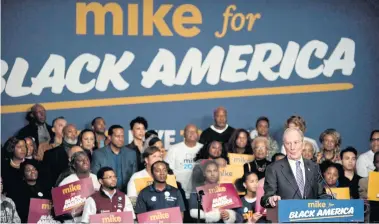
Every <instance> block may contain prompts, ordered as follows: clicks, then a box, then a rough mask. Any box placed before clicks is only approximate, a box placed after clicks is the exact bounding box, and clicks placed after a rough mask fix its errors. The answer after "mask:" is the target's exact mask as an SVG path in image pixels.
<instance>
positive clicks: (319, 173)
mask: <svg viewBox="0 0 379 224" xmlns="http://www.w3.org/2000/svg"><path fill="white" fill-rule="evenodd" d="M317 171H318V175H319V176H320V177H321V179H322V181H323V182H324V183H325V185H326V187H327V188H328V190H329V191H330V194H331V195H330V196H331V197H332V199H336V198H335V197H334V194H333V191H332V188H331V187H330V186H329V184H328V183H327V182H326V180H325V179H324V176H323V175H322V174H321V171H320V169H317Z"/></svg>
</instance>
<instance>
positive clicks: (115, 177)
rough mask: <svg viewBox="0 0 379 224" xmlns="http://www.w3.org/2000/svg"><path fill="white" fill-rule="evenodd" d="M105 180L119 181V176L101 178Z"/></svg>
mask: <svg viewBox="0 0 379 224" xmlns="http://www.w3.org/2000/svg"><path fill="white" fill-rule="evenodd" d="M101 179H103V180H108V179H117V176H108V177H103V178H101Z"/></svg>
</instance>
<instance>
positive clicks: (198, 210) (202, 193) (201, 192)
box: [196, 190, 204, 223]
mask: <svg viewBox="0 0 379 224" xmlns="http://www.w3.org/2000/svg"><path fill="white" fill-rule="evenodd" d="M196 195H197V223H200V207H201V200H202V198H203V195H204V191H203V190H200V191H199V192H198V193H197V194H196Z"/></svg>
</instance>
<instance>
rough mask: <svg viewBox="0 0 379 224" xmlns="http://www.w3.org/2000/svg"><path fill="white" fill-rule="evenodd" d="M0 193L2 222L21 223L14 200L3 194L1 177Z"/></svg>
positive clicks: (0, 219)
mask: <svg viewBox="0 0 379 224" xmlns="http://www.w3.org/2000/svg"><path fill="white" fill-rule="evenodd" d="M0 193H1V200H0V204H1V213H0V222H1V223H21V219H20V217H19V216H18V213H17V210H16V205H15V204H14V202H13V200H12V199H10V198H8V197H6V196H5V195H4V194H3V179H2V178H1V177H0Z"/></svg>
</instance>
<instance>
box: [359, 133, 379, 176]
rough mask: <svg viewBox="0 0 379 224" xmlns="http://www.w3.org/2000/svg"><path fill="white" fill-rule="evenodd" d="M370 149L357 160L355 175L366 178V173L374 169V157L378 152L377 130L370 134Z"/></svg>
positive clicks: (378, 134) (378, 139)
mask: <svg viewBox="0 0 379 224" xmlns="http://www.w3.org/2000/svg"><path fill="white" fill-rule="evenodd" d="M370 141H371V149H370V150H369V151H367V152H365V153H363V154H361V155H360V156H359V157H358V160H357V174H358V175H359V176H361V177H368V173H369V172H370V171H373V170H374V169H375V166H374V164H373V163H372V161H374V155H375V153H376V152H379V130H374V131H372V132H371V137H370Z"/></svg>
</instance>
